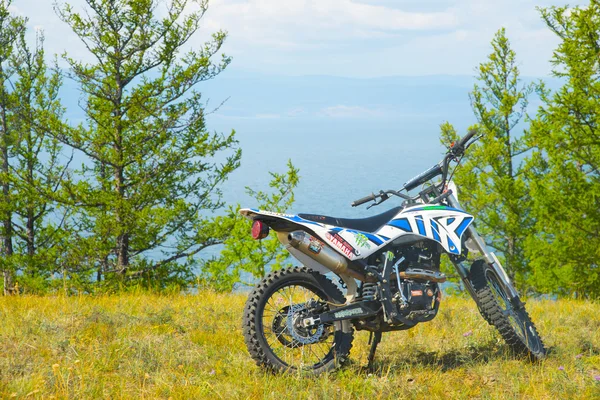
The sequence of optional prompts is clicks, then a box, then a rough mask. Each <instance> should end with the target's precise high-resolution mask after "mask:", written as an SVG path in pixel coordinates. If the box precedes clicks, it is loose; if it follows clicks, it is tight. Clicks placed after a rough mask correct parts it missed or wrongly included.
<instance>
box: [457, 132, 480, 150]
mask: <svg viewBox="0 0 600 400" xmlns="http://www.w3.org/2000/svg"><path fill="white" fill-rule="evenodd" d="M475 135H477V130H476V129H471V130H470V131H469V133H467V134H466V135H465V136H464V137H463V138H462V139H460V140H459V141H458V143H457V144H456V145H457V146H459V147H464V146H465V144H467V142H468V141H469V140H471V138H472V137H473V136H475Z"/></svg>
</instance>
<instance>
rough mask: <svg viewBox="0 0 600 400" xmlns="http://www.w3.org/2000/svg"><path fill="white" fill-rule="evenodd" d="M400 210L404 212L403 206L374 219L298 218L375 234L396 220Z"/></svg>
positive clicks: (317, 216)
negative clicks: (395, 217)
mask: <svg viewBox="0 0 600 400" xmlns="http://www.w3.org/2000/svg"><path fill="white" fill-rule="evenodd" d="M400 210H402V206H399V207H395V208H392V209H391V210H388V211H386V212H383V213H381V214H378V215H374V216H372V217H368V218H358V219H350V218H336V217H329V216H326V215H318V214H298V216H299V217H300V218H303V219H306V220H309V221H314V222H318V223H321V224H326V225H334V226H338V227H340V228H346V229H353V230H357V231H362V232H368V233H373V232H376V231H377V230H378V229H379V228H381V227H382V226H383V225H385V224H386V223H388V222H389V221H391V219H392V218H394V216H395V215H396V214H398V213H399V212H400Z"/></svg>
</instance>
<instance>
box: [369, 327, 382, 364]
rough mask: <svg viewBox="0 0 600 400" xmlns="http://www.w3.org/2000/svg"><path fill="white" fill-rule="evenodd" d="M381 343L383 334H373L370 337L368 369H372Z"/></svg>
mask: <svg viewBox="0 0 600 400" xmlns="http://www.w3.org/2000/svg"><path fill="white" fill-rule="evenodd" d="M379 342H381V332H375V334H373V332H371V334H370V335H369V344H370V345H371V349H370V350H369V358H368V359H367V368H368V369H370V368H371V367H372V365H373V359H374V358H375V351H377V345H378V344H379Z"/></svg>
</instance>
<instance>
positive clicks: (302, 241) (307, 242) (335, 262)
mask: <svg viewBox="0 0 600 400" xmlns="http://www.w3.org/2000/svg"><path fill="white" fill-rule="evenodd" d="M281 239H282V238H281V237H280V240H281ZM287 241H288V243H289V245H290V246H292V247H293V248H295V249H297V250H299V251H301V252H302V253H303V254H306V255H307V256H309V257H310V258H312V259H313V260H315V261H316V262H318V263H319V264H321V265H323V266H324V267H326V268H328V269H330V270H331V271H333V272H335V273H336V274H339V275H349V276H351V277H353V278H355V279H358V280H359V281H365V280H366V277H365V275H364V274H362V273H360V272H358V271H355V270H354V269H352V268H351V267H350V266H349V265H348V260H347V259H346V258H345V257H344V256H342V255H341V254H339V253H338V252H336V251H335V250H334V249H332V248H331V247H329V246H328V245H326V244H325V243H323V242H322V241H321V240H319V239H317V238H315V237H314V236H312V235H310V234H308V233H306V232H304V231H294V232H290V233H289V234H288V235H287ZM284 244H285V243H284Z"/></svg>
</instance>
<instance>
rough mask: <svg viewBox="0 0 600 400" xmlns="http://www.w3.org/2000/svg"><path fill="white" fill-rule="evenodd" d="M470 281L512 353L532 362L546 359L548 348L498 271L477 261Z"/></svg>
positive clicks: (484, 313) (487, 315)
mask: <svg viewBox="0 0 600 400" xmlns="http://www.w3.org/2000/svg"><path fill="white" fill-rule="evenodd" d="M470 279H471V283H472V284H473V287H474V289H475V293H476V295H477V300H478V302H479V305H480V311H481V313H482V315H483V317H484V318H485V319H486V320H487V321H488V322H489V323H490V324H491V325H493V326H495V327H496V329H497V330H498V332H499V333H500V335H501V336H502V338H503V339H504V341H505V342H506V343H507V344H508V346H509V347H510V348H511V350H513V351H514V352H515V353H516V354H519V355H526V356H528V357H529V358H530V359H531V360H532V361H535V360H541V359H543V358H544V357H545V356H546V349H545V347H544V343H543V342H542V338H541V337H540V336H539V334H538V332H537V329H536V328H535V325H534V323H533V321H531V318H530V317H529V314H528V313H527V310H525V305H524V304H521V305H520V306H519V307H515V304H513V302H511V301H510V299H509V296H508V294H507V293H506V291H505V290H504V289H503V286H502V285H501V284H500V278H499V277H498V276H497V274H496V272H495V271H494V270H493V269H492V268H491V267H490V266H489V265H487V263H486V262H485V261H483V260H477V261H475V262H474V263H473V265H472V266H471V272H470ZM518 303H520V301H519V302H518Z"/></svg>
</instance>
